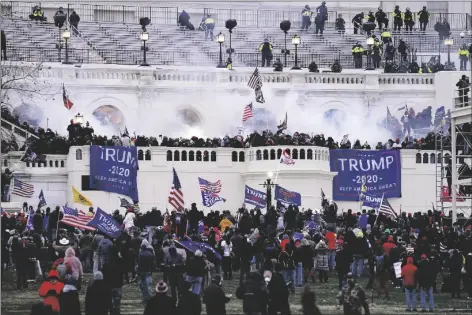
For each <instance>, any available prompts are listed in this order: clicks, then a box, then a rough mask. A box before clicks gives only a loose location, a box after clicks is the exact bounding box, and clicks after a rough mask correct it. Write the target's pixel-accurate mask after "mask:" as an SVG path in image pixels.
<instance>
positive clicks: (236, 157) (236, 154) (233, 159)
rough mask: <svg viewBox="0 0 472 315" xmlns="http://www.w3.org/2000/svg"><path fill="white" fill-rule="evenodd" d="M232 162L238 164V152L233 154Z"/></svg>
mask: <svg viewBox="0 0 472 315" xmlns="http://www.w3.org/2000/svg"><path fill="white" fill-rule="evenodd" d="M231 161H232V162H237V161H238V152H236V151H233V152H231Z"/></svg>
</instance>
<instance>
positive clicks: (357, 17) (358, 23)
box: [352, 12, 364, 34]
mask: <svg viewBox="0 0 472 315" xmlns="http://www.w3.org/2000/svg"><path fill="white" fill-rule="evenodd" d="M363 19H364V12H361V13H359V14H356V15H355V16H354V17H353V18H352V24H353V25H354V34H357V32H358V31H359V28H360V27H361V26H362V20H363Z"/></svg>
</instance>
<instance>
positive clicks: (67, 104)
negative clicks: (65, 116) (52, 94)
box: [62, 84, 74, 110]
mask: <svg viewBox="0 0 472 315" xmlns="http://www.w3.org/2000/svg"><path fill="white" fill-rule="evenodd" d="M62 100H63V102H64V107H65V108H67V109H68V110H71V108H72V106H74V103H72V101H71V100H70V99H69V95H67V91H66V87H65V86H64V84H62Z"/></svg>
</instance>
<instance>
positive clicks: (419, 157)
mask: <svg viewBox="0 0 472 315" xmlns="http://www.w3.org/2000/svg"><path fill="white" fill-rule="evenodd" d="M420 163H421V153H416V164H420Z"/></svg>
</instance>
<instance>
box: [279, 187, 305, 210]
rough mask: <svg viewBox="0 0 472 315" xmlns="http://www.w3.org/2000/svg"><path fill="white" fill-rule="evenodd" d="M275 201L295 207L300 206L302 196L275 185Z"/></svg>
mask: <svg viewBox="0 0 472 315" xmlns="http://www.w3.org/2000/svg"><path fill="white" fill-rule="evenodd" d="M275 200H278V201H280V202H282V203H288V204H292V205H297V206H301V205H302V196H301V195H300V194H299V193H297V192H295V191H290V190H287V189H285V188H282V187H280V186H279V185H275Z"/></svg>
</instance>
